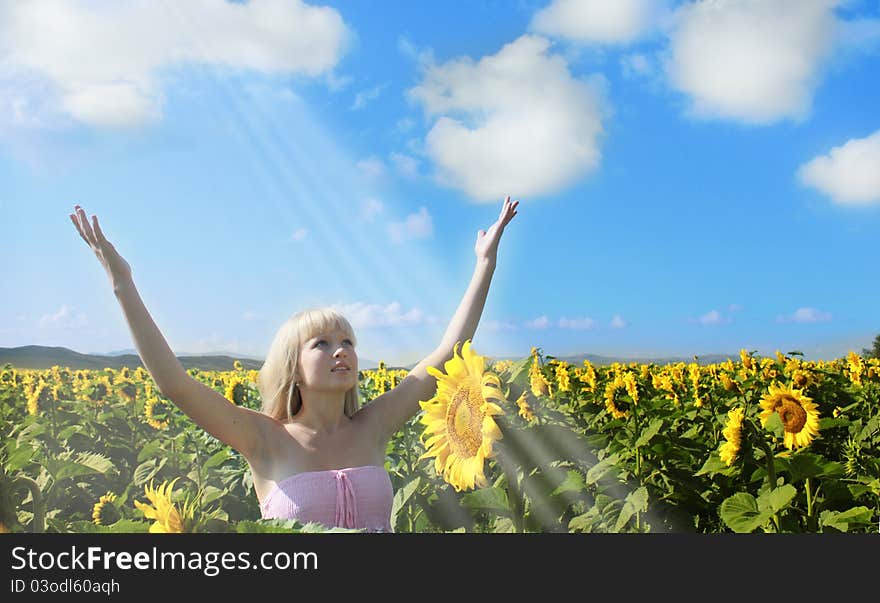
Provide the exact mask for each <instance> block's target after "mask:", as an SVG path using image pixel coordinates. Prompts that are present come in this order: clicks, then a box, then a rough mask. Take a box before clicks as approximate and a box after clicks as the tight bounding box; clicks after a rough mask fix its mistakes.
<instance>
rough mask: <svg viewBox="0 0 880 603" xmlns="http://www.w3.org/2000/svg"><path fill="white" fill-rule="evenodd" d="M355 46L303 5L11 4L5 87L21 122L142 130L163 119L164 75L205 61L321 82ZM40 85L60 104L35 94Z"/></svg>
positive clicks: (340, 26) (218, 1)
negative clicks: (58, 119)
mask: <svg viewBox="0 0 880 603" xmlns="http://www.w3.org/2000/svg"><path fill="white" fill-rule="evenodd" d="M349 41H350V32H349V30H348V28H347V27H346V24H345V23H344V22H343V20H342V17H341V16H340V14H339V12H338V11H336V10H335V9H333V8H329V7H322V6H311V5H307V4H304V3H303V2H300V1H299V0H251V1H250V2H248V3H246V4H240V3H230V2H226V1H225V0H191V1H189V2H168V3H159V2H148V1H143V0H126V1H122V0H120V1H117V2H87V1H84V0H43V1H41V2H3V3H2V4H0V66H2V67H0V90H3V91H4V97H6V98H7V102H9V103H10V104H12V105H13V106H15V107H17V108H18V111H19V116H18V117H17V119H19V120H21V119H23V117H22V116H21V115H20V113H21V112H22V111H25V110H26V111H35V110H40V111H47V112H48V113H49V114H50V115H49V116H33V117H27V118H24V119H30V120H35V121H37V122H41V121H46V120H48V119H51V118H53V117H52V114H53V113H57V114H66V115H68V116H70V117H72V118H73V119H75V120H78V121H81V122H84V123H87V124H90V125H94V126H99V127H123V126H138V125H142V124H144V123H149V122H152V121H155V120H157V119H159V118H160V117H161V113H162V103H163V99H164V95H163V92H162V82H161V78H160V75H159V72H160V71H162V70H167V69H169V68H172V67H177V66H181V65H188V64H195V65H205V64H207V65H212V66H217V67H229V68H233V69H249V70H256V71H260V72H264V73H298V74H303V75H306V76H318V75H320V74H321V73H323V72H326V71H327V70H330V69H332V68H333V67H334V65H335V64H336V63H337V62H338V61H339V60H340V57H341V55H342V54H343V53H344V51H345V49H346V47H347V45H348V44H349ZM37 89H39V90H44V91H45V90H47V89H49V90H51V91H52V93H53V97H54V98H53V99H52V100H51V101H45V100H41V99H39V98H36V97H34V96H32V93H33V92H35V90H37ZM8 92H11V93H12V96H11V100H10V97H9V96H8V95H7V93H8ZM0 108H3V109H6V107H0ZM0 125H2V124H0Z"/></svg>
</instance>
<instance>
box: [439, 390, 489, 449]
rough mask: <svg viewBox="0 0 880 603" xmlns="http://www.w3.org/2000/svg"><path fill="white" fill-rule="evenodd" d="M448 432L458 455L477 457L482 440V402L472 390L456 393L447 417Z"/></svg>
mask: <svg viewBox="0 0 880 603" xmlns="http://www.w3.org/2000/svg"><path fill="white" fill-rule="evenodd" d="M446 431H447V433H448V434H449V439H450V442H451V443H452V445H453V446H454V447H455V448H456V452H457V453H459V454H460V455H461V456H464V457H469V456H476V454H477V452H478V451H479V450H480V442H481V440H482V413H481V412H480V401H479V399H478V398H476V397H475V396H472V395H471V391H470V388H468V387H462V388H460V389H459V390H458V391H456V392H455V395H454V396H453V398H452V403H451V404H450V405H449V411H448V413H447V415H446Z"/></svg>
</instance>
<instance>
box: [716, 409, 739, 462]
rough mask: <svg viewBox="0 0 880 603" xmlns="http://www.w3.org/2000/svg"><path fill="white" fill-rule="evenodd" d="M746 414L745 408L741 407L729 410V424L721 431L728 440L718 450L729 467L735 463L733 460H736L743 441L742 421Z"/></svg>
mask: <svg viewBox="0 0 880 603" xmlns="http://www.w3.org/2000/svg"><path fill="white" fill-rule="evenodd" d="M744 416H745V414H744V413H743V409H742V408H739V407H737V408H732V409H730V410H729V411H727V426H726V427H725V428H724V431H722V432H721V434H722V435H723V436H724V439H725V440H726V441H725V442H724V444H722V445H721V448H720V449H719V450H718V456H720V457H721V460H722V461H724V463H725V464H726V465H727V466H728V467H730V466H731V465H732V464H733V461H734V460H736V455H738V454H739V447H740V444H741V442H742V423H743V417H744Z"/></svg>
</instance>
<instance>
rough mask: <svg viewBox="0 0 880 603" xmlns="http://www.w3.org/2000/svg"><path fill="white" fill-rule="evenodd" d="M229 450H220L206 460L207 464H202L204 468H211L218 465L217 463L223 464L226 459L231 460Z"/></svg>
mask: <svg viewBox="0 0 880 603" xmlns="http://www.w3.org/2000/svg"><path fill="white" fill-rule="evenodd" d="M229 458H230V456H229V451H228V450H226V449H223V450H221V451H220V452H218V453H216V454H214V455H213V456H212V457H211V458H209V459H208V460H207V461H205V464H204V465H202V468H203V469H210V468H212V467H216V466H217V465H222V464H223V463H224V462H225V461H227V460H229Z"/></svg>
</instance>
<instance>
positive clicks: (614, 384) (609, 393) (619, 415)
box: [605, 375, 629, 419]
mask: <svg viewBox="0 0 880 603" xmlns="http://www.w3.org/2000/svg"><path fill="white" fill-rule="evenodd" d="M625 387H626V384H625V383H624V381H623V377H621V376H620V375H618V376H617V377H615V378H614V380H613V381H609V382H608V384H607V385H606V386H605V409H606V410H607V411H608V412H609V413H611V416H613V417H614V418H615V419H625V418H627V417H628V416H629V411H628V410H620V409H619V408H618V407H617V404H615V403H614V394H616V393H617V390H619V389H623V388H625Z"/></svg>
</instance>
